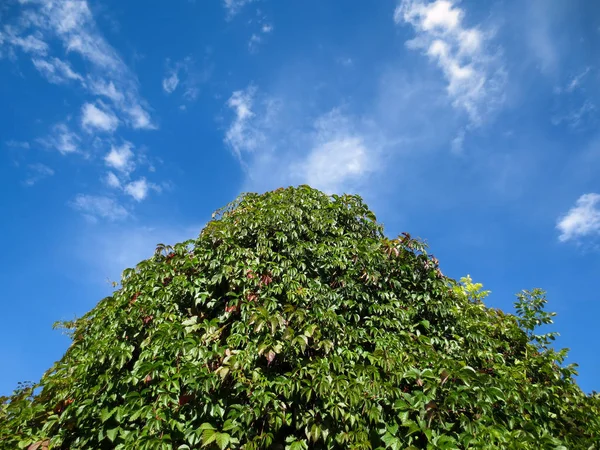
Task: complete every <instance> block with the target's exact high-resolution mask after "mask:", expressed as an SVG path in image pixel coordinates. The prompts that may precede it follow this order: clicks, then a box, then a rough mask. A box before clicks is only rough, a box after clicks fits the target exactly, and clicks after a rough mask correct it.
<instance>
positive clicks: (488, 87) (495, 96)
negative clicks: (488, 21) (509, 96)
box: [394, 0, 505, 124]
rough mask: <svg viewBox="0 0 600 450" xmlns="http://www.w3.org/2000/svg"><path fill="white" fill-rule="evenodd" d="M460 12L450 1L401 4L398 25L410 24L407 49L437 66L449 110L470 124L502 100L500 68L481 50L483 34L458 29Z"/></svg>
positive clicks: (407, 0) (414, 0)
mask: <svg viewBox="0 0 600 450" xmlns="http://www.w3.org/2000/svg"><path fill="white" fill-rule="evenodd" d="M464 16H465V12H464V10H463V9H461V8H460V7H458V6H456V4H455V1H454V0H436V1H434V2H431V3H429V2H427V1H426V0H402V1H401V2H400V4H399V5H398V7H397V8H396V10H395V13H394V20H395V22H396V23H397V24H400V23H407V24H410V25H411V26H412V27H413V29H414V30H415V33H416V37H415V39H413V40H411V41H408V42H407V46H408V47H409V48H413V49H419V50H422V51H423V52H424V53H425V54H426V55H427V56H429V58H430V59H431V60H433V61H435V62H436V64H437V65H438V66H439V67H440V69H441V70H442V72H443V73H444V76H445V78H446V80H447V82H448V86H447V91H448V95H449V97H450V98H451V99H452V101H453V105H454V106H455V107H456V108H458V109H462V110H464V111H466V113H467V114H468V115H469V118H470V119H471V121H472V122H473V123H475V124H479V123H480V122H482V120H483V118H484V116H485V115H486V114H487V113H488V112H489V111H491V110H494V109H495V108H496V107H497V106H498V105H499V104H500V103H502V101H503V97H504V93H503V87H504V78H505V76H504V69H503V67H502V65H501V64H500V61H499V60H498V58H497V57H496V56H494V55H492V54H489V53H488V51H487V49H486V45H485V44H486V40H487V33H484V32H483V31H482V29H481V28H469V27H466V26H465V25H463V19H464Z"/></svg>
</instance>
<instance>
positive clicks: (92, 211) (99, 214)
mask: <svg viewBox="0 0 600 450" xmlns="http://www.w3.org/2000/svg"><path fill="white" fill-rule="evenodd" d="M70 205H71V207H73V208H74V209H76V210H77V211H80V212H81V213H82V214H83V215H84V216H85V217H86V218H88V219H89V220H91V221H94V222H95V221H97V220H98V219H106V220H110V221H116V220H122V219H125V218H126V217H127V216H128V215H129V213H128V212H127V210H126V209H125V208H124V207H123V206H121V205H120V204H119V203H118V202H117V201H116V200H114V199H112V198H110V197H104V196H95V195H86V194H79V195H77V196H76V197H75V199H74V200H73V201H72V202H71V203H70Z"/></svg>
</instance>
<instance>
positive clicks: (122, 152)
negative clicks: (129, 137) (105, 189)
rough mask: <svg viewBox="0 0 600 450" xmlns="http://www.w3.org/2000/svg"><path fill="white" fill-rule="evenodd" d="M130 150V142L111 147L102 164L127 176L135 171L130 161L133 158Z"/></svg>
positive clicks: (133, 164)
mask: <svg viewBox="0 0 600 450" xmlns="http://www.w3.org/2000/svg"><path fill="white" fill-rule="evenodd" d="M132 148H133V145H132V144H131V143H130V142H125V143H123V145H121V146H114V145H113V146H111V148H110V152H108V154H107V155H106V156H105V157H104V162H105V163H106V165H107V166H109V167H112V168H114V169H117V170H118V171H120V172H124V173H127V174H128V173H130V172H132V171H133V170H134V169H135V163H134V162H133V161H132V159H133V156H134V155H133V152H132V151H131V149H132ZM110 174H112V172H111V173H110ZM113 175H114V174H113ZM117 181H118V180H117ZM111 185H112V184H111Z"/></svg>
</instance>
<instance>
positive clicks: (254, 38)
mask: <svg viewBox="0 0 600 450" xmlns="http://www.w3.org/2000/svg"><path fill="white" fill-rule="evenodd" d="M272 31H273V25H272V24H270V23H263V24H262V25H261V27H260V31H257V32H256V33H252V35H251V36H250V40H249V41H248V50H250V52H256V51H257V50H258V47H259V45H260V44H261V43H262V42H263V41H264V39H265V37H266V36H267V35H269V34H271V33H272Z"/></svg>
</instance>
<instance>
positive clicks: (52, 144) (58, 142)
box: [37, 123, 81, 155]
mask: <svg viewBox="0 0 600 450" xmlns="http://www.w3.org/2000/svg"><path fill="white" fill-rule="evenodd" d="M37 142H38V143H39V144H41V145H42V146H44V147H46V148H52V149H55V150H58V151H59V152H60V153H61V154H63V155H66V154H69V153H74V152H77V151H78V149H79V146H80V143H81V139H80V137H79V135H77V133H74V132H73V131H71V130H70V129H69V127H68V126H67V125H66V124H64V123H58V124H56V125H54V126H53V127H52V131H51V133H50V135H48V136H47V137H45V138H40V139H37Z"/></svg>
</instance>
